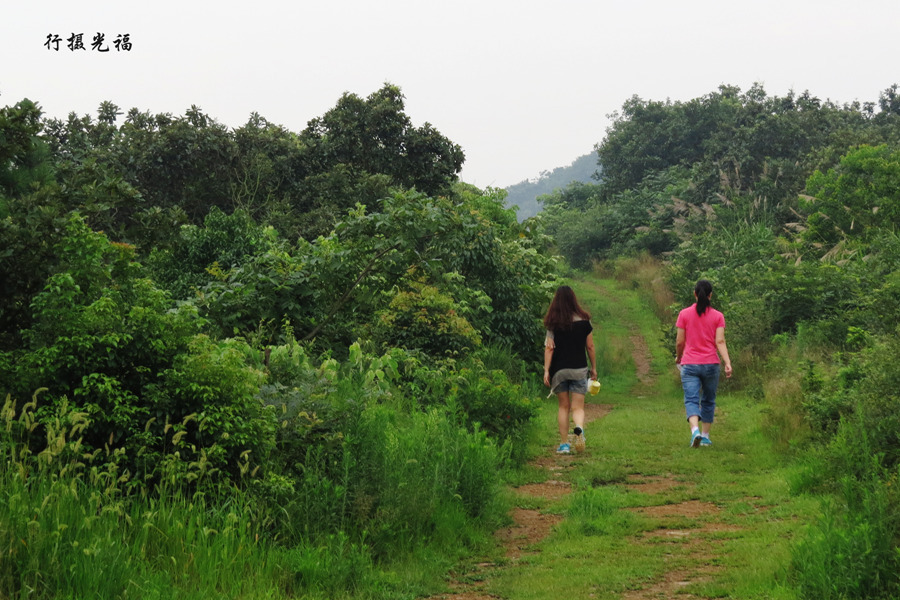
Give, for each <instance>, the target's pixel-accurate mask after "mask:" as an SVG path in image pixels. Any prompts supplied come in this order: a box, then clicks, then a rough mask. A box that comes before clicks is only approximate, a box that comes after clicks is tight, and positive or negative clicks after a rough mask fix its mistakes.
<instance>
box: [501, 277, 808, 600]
mask: <svg viewBox="0 0 900 600" xmlns="http://www.w3.org/2000/svg"><path fill="white" fill-rule="evenodd" d="M573 286H574V287H575V289H576V293H577V294H578V297H579V300H580V301H582V303H583V304H585V305H586V306H587V307H588V308H589V309H590V310H591V311H592V313H593V322H594V325H595V330H594V331H595V333H594V340H595V346H596V347H597V349H598V363H600V364H599V365H598V370H600V373H601V377H600V378H601V382H602V383H603V389H602V390H601V393H600V395H599V396H596V397H593V398H591V397H589V399H588V401H589V402H591V401H593V402H598V403H604V404H612V405H613V406H614V409H613V411H612V412H611V413H610V414H609V415H607V416H606V417H605V418H603V419H602V420H600V421H597V422H594V423H592V424H589V425H588V426H587V427H586V431H587V432H588V441H589V448H588V452H587V453H586V454H585V455H582V456H578V457H575V458H574V459H572V464H574V465H575V467H574V468H572V469H569V470H568V472H567V473H565V474H564V475H556V474H555V475H554V478H558V477H560V476H562V477H567V478H569V480H570V481H572V483H573V484H574V487H573V493H572V494H571V495H570V496H569V497H568V498H567V499H565V500H563V501H562V503H563V504H564V506H565V515H566V519H565V520H564V521H563V522H562V523H560V524H559V525H558V526H557V527H556V528H555V529H554V531H553V533H552V534H551V535H550V537H548V538H547V539H545V540H544V541H543V542H542V543H541V544H540V545H539V548H540V552H539V553H538V554H535V555H533V556H530V557H529V558H528V560H527V561H524V562H521V563H514V564H510V565H509V566H508V567H506V568H504V569H499V570H497V571H495V572H494V573H493V574H492V576H491V578H490V581H489V582H488V585H487V588H486V589H487V591H488V592H489V593H493V594H497V595H499V596H502V597H503V598H509V599H510V600H539V599H540V600H544V599H548V600H549V599H553V598H565V597H569V598H597V599H603V598H609V599H613V598H620V597H622V595H623V594H624V593H626V592H627V591H628V590H635V589H641V588H646V587H650V586H652V585H653V584H654V583H655V582H658V581H660V580H661V579H663V577H664V576H665V575H666V573H672V572H676V573H683V574H685V578H686V579H688V580H689V579H690V577H689V575H690V574H692V573H693V574H695V575H696V582H695V583H692V584H689V585H687V586H685V587H684V588H683V589H682V590H681V591H682V592H685V593H690V594H694V595H696V596H700V597H709V598H796V597H797V592H796V591H795V590H794V589H793V588H792V587H791V585H790V584H789V582H788V581H787V569H788V566H789V565H790V563H791V548H792V543H793V540H795V539H796V538H797V537H798V536H799V535H800V534H801V533H802V532H803V531H804V528H805V527H806V525H807V524H809V523H811V522H812V521H814V519H815V516H816V515H817V513H818V510H819V506H820V504H819V500H818V499H817V498H814V497H810V496H804V495H800V496H796V495H791V493H790V486H789V485H788V481H789V480H790V478H791V477H792V474H793V472H794V470H795V469H794V468H793V467H792V466H791V465H790V464H788V463H787V462H786V461H785V459H784V458H783V457H782V456H780V455H778V454H777V453H776V452H775V450H774V449H773V444H772V441H771V439H770V437H768V436H767V435H765V432H764V431H763V429H762V427H763V426H762V425H761V424H762V423H763V422H764V417H765V414H764V406H762V405H761V404H759V403H758V402H756V401H754V400H752V399H751V398H748V397H746V396H744V395H741V394H738V393H729V391H728V389H727V387H726V386H721V388H720V391H721V392H722V393H720V396H719V398H718V407H719V409H718V411H717V420H716V423H715V425H714V426H713V429H712V439H713V442H714V446H713V447H712V448H701V449H696V450H695V449H691V448H689V447H688V438H689V429H688V426H687V424H686V422H685V418H684V407H683V403H682V395H681V389H680V385H679V382H678V379H677V375H676V374H675V371H674V368H673V367H672V362H673V359H672V352H671V349H669V348H665V347H663V345H662V343H661V341H660V340H661V336H660V335H659V332H660V327H659V322H658V318H657V317H656V316H655V315H654V314H653V313H652V312H651V310H650V308H649V307H647V306H646V303H645V301H643V300H642V299H641V298H640V296H639V295H638V293H637V292H635V291H633V290H623V289H621V288H620V287H619V286H617V284H616V283H614V282H610V281H600V280H597V279H593V278H591V279H590V280H588V281H575V282H574V283H573ZM638 334H639V335H641V336H643V338H644V339H645V340H646V342H647V345H648V349H649V352H650V354H651V357H652V360H651V378H652V379H653V383H652V385H643V384H641V383H640V382H639V381H638V380H637V377H636V374H635V364H634V360H633V359H632V358H631V348H632V343H631V337H632V336H634V335H638ZM555 416H556V407H555V402H552V401H551V400H548V401H547V402H546V403H545V406H544V408H543V410H542V412H541V415H540V417H539V418H540V420H541V423H542V424H541V426H540V428H539V429H540V431H541V432H542V434H541V435H543V441H542V448H543V451H544V452H546V453H550V452H551V451H552V450H551V448H552V447H553V443H554V440H555ZM629 476H630V477H632V478H634V477H635V476H643V477H653V478H657V479H660V478H662V479H665V480H666V481H667V482H668V485H667V486H666V487H664V488H663V489H660V490H659V491H655V492H653V493H648V492H643V491H640V489H639V488H634V489H633V488H631V487H629V486H628V485H627V479H628V478H629ZM523 502H524V501H523ZM679 503H691V504H693V505H696V504H698V503H710V504H711V505H713V506H714V507H715V508H714V509H712V510H711V511H710V512H708V513H707V514H702V515H699V516H697V517H693V516H684V515H681V514H677V513H678V512H679V509H677V508H672V511H673V514H670V515H653V514H649V513H648V514H645V513H642V512H640V509H641V508H648V507H665V506H668V505H678V504H679ZM670 508H671V507H670ZM665 530H670V531H675V532H676V533H678V535H667V534H666V533H665Z"/></svg>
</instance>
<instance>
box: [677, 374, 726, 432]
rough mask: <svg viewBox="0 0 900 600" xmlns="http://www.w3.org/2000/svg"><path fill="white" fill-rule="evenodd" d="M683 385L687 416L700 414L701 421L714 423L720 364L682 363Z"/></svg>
mask: <svg viewBox="0 0 900 600" xmlns="http://www.w3.org/2000/svg"><path fill="white" fill-rule="evenodd" d="M681 387H682V388H684V410H685V412H686V413H687V418H688V419H690V418H691V417H694V416H699V417H700V422H701V423H712V422H713V415H714V414H715V412H716V390H717V389H718V388H719V364H718V363H716V364H711V365H682V366H681Z"/></svg>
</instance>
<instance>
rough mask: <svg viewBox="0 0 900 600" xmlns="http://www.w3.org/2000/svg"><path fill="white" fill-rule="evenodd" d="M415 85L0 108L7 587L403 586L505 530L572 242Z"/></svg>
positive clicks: (64, 590)
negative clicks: (478, 169)
mask: <svg viewBox="0 0 900 600" xmlns="http://www.w3.org/2000/svg"><path fill="white" fill-rule="evenodd" d="M403 108H404V106H403V96H402V94H401V92H400V90H399V89H398V88H396V87H395V86H391V85H385V86H384V87H383V88H382V89H380V90H378V91H376V92H375V93H373V94H371V95H370V96H369V97H367V98H360V97H358V96H355V95H353V94H345V95H344V96H343V97H342V98H340V100H339V101H338V102H337V104H336V106H335V107H334V108H333V109H331V110H329V111H328V112H327V113H326V114H325V115H323V116H322V117H320V118H317V119H314V120H312V121H311V122H310V123H309V126H308V127H307V128H306V129H304V130H303V131H302V132H299V133H295V132H291V131H288V130H286V129H285V128H283V127H281V126H277V125H274V124H272V123H270V122H268V121H266V120H265V119H264V118H262V117H260V116H259V115H255V114H254V115H252V116H251V118H250V120H249V121H248V123H247V124H246V125H244V126H242V127H240V128H237V129H229V128H227V127H225V126H223V125H221V124H219V123H217V122H216V121H215V120H214V119H213V118H211V117H209V116H207V115H205V114H203V113H202V112H201V111H200V109H198V108H196V107H192V108H191V109H190V110H188V111H187V112H186V113H185V114H184V115H183V116H173V115H170V114H158V115H152V114H150V113H148V112H140V111H138V110H137V109H132V110H131V111H129V112H128V113H127V114H126V115H124V118H123V114H122V112H121V111H120V110H119V108H118V107H116V106H115V105H113V104H112V103H109V102H104V103H103V104H102V105H101V106H100V109H99V111H98V114H97V116H96V117H91V116H81V117H79V116H77V115H74V114H73V115H70V116H69V118H68V119H67V120H58V119H46V118H44V117H43V116H42V114H41V110H40V107H39V106H38V105H37V104H35V103H33V102H31V101H29V100H23V101H21V102H19V103H17V104H15V105H13V106H7V107H4V108H2V109H0V240H2V241H0V289H2V292H0V393H2V395H3V397H5V399H6V402H5V404H4V406H3V411H2V414H0V470H2V474H0V490H2V491H0V498H2V500H0V595H2V596H5V597H6V596H8V597H20V596H23V595H25V594H26V593H27V594H28V595H30V597H35V598H56V597H82V596H87V595H96V594H100V595H101V596H102V597H126V596H129V595H135V594H140V595H141V596H142V597H150V596H159V597H172V596H173V595H174V596H178V597H194V596H196V597H197V598H201V597H202V598H209V597H237V596H242V597H245V596H253V597H256V596H259V597H262V596H265V597H267V598H269V597H289V596H297V595H306V596H313V597H314V596H316V595H321V596H323V597H335V596H338V595H346V596H352V595H354V594H355V593H356V592H360V593H362V590H365V593H366V594H368V595H367V597H370V596H371V597H379V595H380V596H384V597H411V596H413V595H415V594H417V593H421V592H422V591H423V590H424V589H428V586H429V585H431V583H430V582H431V581H432V580H430V579H428V577H429V573H431V576H433V577H438V576H439V574H440V572H441V570H442V569H444V568H445V567H446V558H444V557H446V556H453V555H454V553H456V552H458V551H459V548H460V547H461V546H463V545H467V544H468V545H471V544H475V543H478V540H479V539H481V538H482V536H484V535H485V532H488V531H490V530H491V528H492V525H493V524H494V522H495V520H496V518H498V517H499V515H500V513H501V511H498V510H497V498H496V491H497V473H498V472H499V471H501V470H502V469H503V468H504V467H505V466H507V465H511V464H515V463H516V462H517V461H519V460H521V458H522V457H523V455H524V444H523V441H524V439H525V436H526V434H527V429H528V424H529V422H530V418H531V416H532V414H533V413H534V411H535V409H536V406H535V405H534V404H532V403H531V401H529V400H528V398H529V397H530V396H533V394H530V393H529V392H528V391H527V390H523V389H522V386H526V387H527V386H528V385H530V384H529V383H528V379H527V378H526V377H524V376H523V373H524V372H525V369H526V366H525V362H524V361H523V359H522V357H528V358H529V360H530V359H531V357H533V356H537V355H538V354H539V344H540V340H541V325H540V318H541V315H542V310H543V309H544V308H545V306H546V303H547V302H548V301H549V297H550V295H551V294H552V291H553V289H554V281H555V277H556V272H557V270H558V266H557V264H556V261H555V258H554V257H553V256H552V255H551V252H550V249H551V240H550V239H549V238H548V237H547V236H546V235H544V234H543V233H542V232H541V230H540V229H539V227H538V224H537V223H528V224H519V223H518V222H517V221H516V218H515V213H514V211H511V210H508V209H505V208H504V207H503V198H502V194H500V193H496V192H490V193H483V192H482V191H480V190H477V189H475V188H474V187H471V186H467V185H465V184H462V183H460V182H459V181H458V180H457V174H458V173H459V171H460V169H461V166H462V163H463V153H462V151H461V149H460V148H459V147H458V146H457V145H456V144H454V143H452V142H451V141H450V140H448V139H447V138H445V137H444V136H442V135H441V134H440V133H439V132H438V131H437V130H435V129H434V128H433V127H432V126H431V125H429V124H425V125H423V126H421V127H415V126H413V125H412V124H411V122H410V120H409V118H408V117H407V116H406V115H405V113H404V112H403ZM413 552H415V553H416V555H417V556H418V558H419V559H421V558H422V557H433V558H434V560H433V564H432V566H426V565H421V564H420V566H421V568H420V569H417V570H415V571H412V570H411V571H410V572H409V573H408V574H406V575H403V576H397V575H396V571H397V569H398V568H399V569H401V570H402V565H403V564H404V561H406V560H409V559H410V558H409V557H411V556H413ZM85 556H87V557H88V558H90V559H91V561H90V565H88V564H87V563H86V559H85ZM426 562H427V561H426ZM386 565H390V566H386ZM398 565H400V566H399V567H398ZM429 569H430V571H429ZM423 573H424V574H423ZM250 574H252V576H247V575H250ZM273 590H274V591H273Z"/></svg>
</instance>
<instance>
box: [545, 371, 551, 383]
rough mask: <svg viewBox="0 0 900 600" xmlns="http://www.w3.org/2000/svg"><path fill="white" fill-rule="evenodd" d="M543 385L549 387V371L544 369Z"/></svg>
mask: <svg viewBox="0 0 900 600" xmlns="http://www.w3.org/2000/svg"><path fill="white" fill-rule="evenodd" d="M544 385H546V386H547V387H550V371H544Z"/></svg>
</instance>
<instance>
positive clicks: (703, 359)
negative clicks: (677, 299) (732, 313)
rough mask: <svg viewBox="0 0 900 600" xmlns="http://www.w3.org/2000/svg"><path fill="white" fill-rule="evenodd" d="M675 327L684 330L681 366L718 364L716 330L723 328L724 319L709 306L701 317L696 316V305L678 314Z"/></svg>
mask: <svg viewBox="0 0 900 600" xmlns="http://www.w3.org/2000/svg"><path fill="white" fill-rule="evenodd" d="M675 326H676V327H678V328H679V329H684V353H683V354H682V355H681V364H683V365H712V364H718V363H719V353H718V352H717V351H716V329H718V328H719V327H723V328H724V327H725V317H724V316H723V315H722V313H720V312H719V311H717V310H716V309H714V308H713V307H711V306H708V307H706V310H705V311H703V314H702V315H698V314H697V304H696V303H695V304H692V305H691V306H688V307H687V308H685V309H683V310H682V311H681V312H680V313H678V320H677V321H675Z"/></svg>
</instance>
